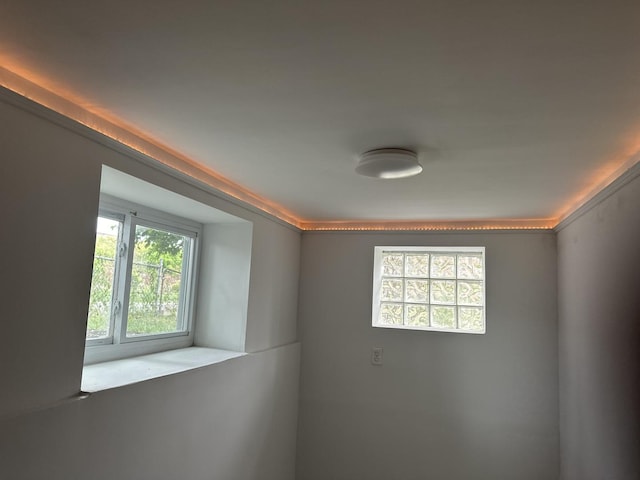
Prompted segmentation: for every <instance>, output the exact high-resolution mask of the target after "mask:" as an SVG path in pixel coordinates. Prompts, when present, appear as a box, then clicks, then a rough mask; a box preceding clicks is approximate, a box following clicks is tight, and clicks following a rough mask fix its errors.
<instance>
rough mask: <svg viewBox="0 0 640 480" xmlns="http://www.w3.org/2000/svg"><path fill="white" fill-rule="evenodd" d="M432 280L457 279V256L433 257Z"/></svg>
mask: <svg viewBox="0 0 640 480" xmlns="http://www.w3.org/2000/svg"><path fill="white" fill-rule="evenodd" d="M431 278H456V257H455V255H431Z"/></svg>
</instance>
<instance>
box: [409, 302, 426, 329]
mask: <svg viewBox="0 0 640 480" xmlns="http://www.w3.org/2000/svg"><path fill="white" fill-rule="evenodd" d="M404 322H405V325H409V326H412V327H428V326H429V306H428V305H405V314H404Z"/></svg>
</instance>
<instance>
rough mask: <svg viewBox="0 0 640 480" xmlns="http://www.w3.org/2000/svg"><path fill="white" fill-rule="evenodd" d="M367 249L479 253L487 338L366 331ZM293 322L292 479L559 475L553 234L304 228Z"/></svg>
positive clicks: (543, 479) (463, 479)
mask: <svg viewBox="0 0 640 480" xmlns="http://www.w3.org/2000/svg"><path fill="white" fill-rule="evenodd" d="M375 245H432V246H439V245H473V246H482V245H484V246H486V262H487V267H486V271H487V278H486V282H487V283H486V291H487V333H486V335H480V336H478V335H467V334H448V333H437V332H417V331H400V330H391V329H374V328H372V327H371V294H372V292H371V289H372V272H373V247H374V246H375ZM299 320H300V327H299V328H300V335H301V340H302V365H301V372H302V373H301V389H300V417H299V423H298V461H297V468H296V470H297V479H298V480H315V479H323V480H325V479H331V480H340V479H345V480H347V479H349V480H352V479H359V478H366V479H368V480H383V479H384V480H388V479H403V480H412V479H416V480H418V479H420V480H424V479H437V480H439V479H443V480H444V479H446V480H469V479H474V480H514V479H518V480H527V479H530V480H551V479H554V480H555V479H557V478H558V441H559V440H558V372H557V303H556V239H555V235H554V234H553V233H536V232H530V233H487V234H475V233H473V234H472V233H460V234H373V233H309V232H305V233H304V234H303V239H302V260H301V285H300V303H299ZM376 346H381V347H383V348H384V365H383V366H381V367H379V366H373V365H371V363H370V355H371V348H372V347H376Z"/></svg>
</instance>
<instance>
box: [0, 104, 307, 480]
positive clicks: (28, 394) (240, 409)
mask: <svg viewBox="0 0 640 480" xmlns="http://www.w3.org/2000/svg"><path fill="white" fill-rule="evenodd" d="M0 93H1V92H0ZM5 98H9V102H12V100H11V96H10V95H9V96H8V97H7V96H6V95H5V96H2V98H0V125H2V128H0V152H2V153H1V154H2V161H1V162H0V183H1V185H0V200H1V202H0V208H2V218H3V220H4V224H3V228H2V229H0V232H1V234H0V235H2V236H1V237H0V238H1V240H2V244H1V246H2V250H3V251H4V252H5V256H4V257H3V258H4V263H3V266H4V267H5V268H6V270H5V275H3V276H2V280H1V282H2V285H1V287H2V288H1V289H0V291H2V295H3V297H2V298H3V313H2V320H3V322H2V323H3V325H4V326H5V327H4V329H5V330H4V334H5V335H6V336H5V341H4V342H3V347H2V348H1V349H0V378H1V379H2V389H1V394H0V455H1V457H0V478H3V479H4V478H11V479H42V478H47V479H65V480H67V479H73V478H110V479H112V478H136V479H138V478H140V479H144V478H153V479H175V478H185V479H200V478H203V479H204V478H207V479H212V478H213V479H222V480H225V479H242V480H251V479H260V480H262V479H273V480H282V479H292V478H293V474H294V457H295V437H296V418H297V391H298V387H297V385H298V364H299V359H298V356H299V355H298V353H297V349H298V345H297V344H296V343H295V342H296V340H297V333H296V313H297V312H296V309H297V281H298V273H299V272H298V264H299V244H300V234H299V233H298V232H296V231H294V230H292V229H291V228H289V227H287V226H283V225H282V224H280V223H278V222H276V221H273V220H271V219H269V218H267V217H265V216H263V215H260V214H258V213H256V212H254V211H251V210H247V209H245V208H243V207H241V206H239V205H235V204H232V203H230V202H229V201H227V200H226V199H224V198H221V197H220V196H217V195H212V194H211V193H210V192H209V191H207V190H206V189H203V188H200V187H199V186H197V185H195V184H192V183H188V182H184V181H181V180H180V179H179V178H176V177H174V176H172V175H168V174H167V173H165V172H163V171H162V170H160V169H156V168H153V167H150V166H149V165H147V164H145V163H144V162H142V161H138V160H136V159H133V158H132V157H130V156H128V155H125V154H124V153H121V152H118V151H115V150H114V149H111V148H108V147H106V146H104V145H101V144H98V143H96V142H94V141H92V140H90V139H88V138H85V137H83V136H80V135H78V134H77V133H74V132H72V131H70V130H68V129H65V128H62V127H61V126H59V125H57V124H55V123H52V122H50V121H48V120H45V119H43V118H41V117H39V116H36V115H34V114H33V113H30V112H27V111H26V110H24V109H23V108H22V107H20V108H19V107H17V106H15V105H14V104H13V103H6V102H5V101H4V99H5ZM102 164H106V165H108V166H110V167H112V168H115V169H118V170H121V171H124V172H125V173H128V174H131V175H134V176H137V177H138V178H142V179H143V180H145V181H148V182H151V183H154V184H156V185H158V186H160V187H162V188H165V189H167V190H171V191H173V192H176V193H178V194H181V195H185V196H188V197H189V198H192V199H194V200H196V201H199V202H201V203H203V204H206V205H209V206H212V207H214V208H218V209H221V210H224V211H226V212H228V213H230V214H232V215H235V216H238V217H241V218H243V219H245V220H248V221H249V222H251V223H252V224H253V231H252V239H253V245H252V249H253V251H254V255H253V256H252V257H251V268H252V270H251V274H250V276H251V278H250V284H249V288H250V291H249V298H248V307H247V308H248V310H250V312H249V314H248V316H247V331H248V332H249V331H251V332H252V334H251V337H250V338H249V336H248V337H247V344H250V345H253V346H254V347H259V348H254V351H255V350H257V349H259V350H261V353H256V354H252V355H247V356H245V357H242V358H238V359H232V360H229V361H227V362H225V363H222V364H218V365H212V366H209V367H204V368H202V369H199V370H196V371H193V372H187V373H181V374H177V375H172V376H169V377H163V378H160V379H156V380H152V381H148V382H144V383H141V384H138V385H133V386H130V387H123V388H117V389H114V390H110V391H105V392H100V393H98V394H94V395H92V396H91V397H89V398H87V399H79V398H78V393H79V390H80V380H81V374H82V360H83V352H84V335H85V329H86V317H87V305H88V296H89V285H90V279H91V264H92V257H93V247H94V237H95V217H96V214H97V209H98V200H99V186H100V170H101V165H102ZM255 251H258V252H262V253H265V252H266V253H269V254H270V255H271V258H269V259H261V258H260V259H256V258H255ZM254 267H255V268H254ZM274 280H278V282H279V284H278V285H277V286H273V285H271V282H272V281H274ZM245 281H246V280H245ZM283 303H284V305H283ZM251 311H253V314H251ZM253 324H256V325H253ZM278 346H283V347H281V348H275V347H278ZM178 472H179V473H178Z"/></svg>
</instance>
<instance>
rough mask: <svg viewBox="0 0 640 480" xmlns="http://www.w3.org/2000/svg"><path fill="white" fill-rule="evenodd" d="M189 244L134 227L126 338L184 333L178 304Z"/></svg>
mask: <svg viewBox="0 0 640 480" xmlns="http://www.w3.org/2000/svg"><path fill="white" fill-rule="evenodd" d="M190 241H191V239H190V238H189V237H185V236H183V235H179V234H176V233H171V232H166V231H163V230H158V229H155V228H150V227H146V226H143V225H137V226H136V232H135V245H134V250H133V265H132V266H131V291H130V292H129V311H128V317H127V337H135V336H140V335H156V334H161V333H172V332H180V331H185V330H186V327H185V326H184V325H183V322H182V318H181V311H180V307H181V305H180V302H181V301H182V298H181V296H182V281H183V276H184V275H183V274H184V273H185V272H183V268H184V263H185V262H184V261H183V260H184V258H185V255H186V252H187V248H188V247H189V245H190Z"/></svg>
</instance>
